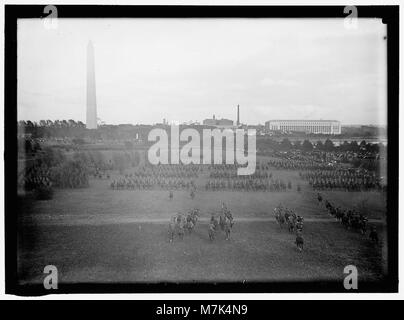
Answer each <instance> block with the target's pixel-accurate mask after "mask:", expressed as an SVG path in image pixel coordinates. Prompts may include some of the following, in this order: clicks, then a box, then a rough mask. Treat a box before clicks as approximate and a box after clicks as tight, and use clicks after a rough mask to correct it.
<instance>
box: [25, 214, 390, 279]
mask: <svg viewBox="0 0 404 320" xmlns="http://www.w3.org/2000/svg"><path fill="white" fill-rule="evenodd" d="M304 238H305V249H304V251H303V252H299V251H298V250H297V249H296V247H295V245H294V236H293V235H292V234H290V233H288V231H286V230H285V229H282V230H281V229H280V228H279V226H278V225H277V224H276V223H274V222H240V223H237V222H236V224H235V225H234V227H233V233H232V238H231V239H230V240H229V241H226V240H225V238H224V234H223V233H218V236H217V238H216V239H215V240H214V241H213V242H210V241H209V238H208V234H207V224H206V223H201V224H199V225H197V226H196V229H195V232H194V233H193V234H191V235H186V236H185V238H184V240H179V239H178V238H175V240H174V242H173V243H170V242H169V241H168V237H167V226H166V225H165V224H161V223H125V224H121V223H118V224H104V225H97V226H91V225H80V226H79V225H77V226H63V225H59V226H50V225H48V226H30V227H25V228H24V229H23V233H22V235H21V242H20V246H21V250H20V254H19V262H20V264H19V271H20V273H19V275H20V279H21V283H26V282H27V281H28V282H42V281H43V277H44V275H43V267H44V266H45V265H48V264H52V265H55V266H57V267H58V271H59V281H60V282H61V283H63V282H68V283H71V282H138V281H157V282H160V281H168V282H181V281H187V282H188V281H243V280H246V281H301V280H311V281H317V280H336V281H337V280H341V281H342V279H343V276H344V274H343V269H344V267H345V266H347V265H350V264H353V265H355V266H357V268H358V273H359V281H367V280H378V279H379V278H380V277H381V275H382V268H383V264H382V260H383V259H382V252H384V250H382V249H381V246H375V245H373V244H371V243H370V242H369V241H368V240H367V239H366V238H365V237H363V236H361V235H360V234H358V233H356V232H350V231H346V230H345V229H343V228H342V226H340V225H339V224H335V223H332V222H309V223H306V225H305V230H304Z"/></svg>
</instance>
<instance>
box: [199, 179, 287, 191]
mask: <svg viewBox="0 0 404 320" xmlns="http://www.w3.org/2000/svg"><path fill="white" fill-rule="evenodd" d="M289 184H290V183H289ZM205 189H206V190H212V191H219V190H238V191H271V192H272V191H286V190H287V189H288V185H287V184H286V183H285V182H284V181H283V180H281V179H263V178H261V179H256V178H254V177H252V176H239V177H236V178H228V179H212V180H209V181H208V182H207V183H206V185H205Z"/></svg>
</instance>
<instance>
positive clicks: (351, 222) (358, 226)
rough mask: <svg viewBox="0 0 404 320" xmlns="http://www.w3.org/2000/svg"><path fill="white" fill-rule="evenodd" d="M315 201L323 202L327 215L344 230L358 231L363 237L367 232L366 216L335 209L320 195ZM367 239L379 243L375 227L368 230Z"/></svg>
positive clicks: (353, 211) (352, 211) (338, 208)
mask: <svg viewBox="0 0 404 320" xmlns="http://www.w3.org/2000/svg"><path fill="white" fill-rule="evenodd" d="M317 200H318V202H319V203H322V202H323V203H324V205H325V208H326V209H327V210H328V213H329V214H330V215H332V216H333V217H335V219H336V220H337V221H339V222H340V223H341V224H342V225H343V226H344V227H345V228H346V229H348V230H349V229H353V230H356V231H360V232H361V234H363V235H365V234H366V232H367V230H368V217H367V216H366V215H364V214H362V213H359V212H357V211H356V210H355V209H342V208H341V207H336V206H334V205H333V204H332V203H331V202H329V201H328V200H323V198H322V196H321V194H318V195H317ZM369 239H370V240H371V241H372V242H374V243H378V241H379V238H378V234H377V231H376V227H375V226H372V227H371V228H370V232H369Z"/></svg>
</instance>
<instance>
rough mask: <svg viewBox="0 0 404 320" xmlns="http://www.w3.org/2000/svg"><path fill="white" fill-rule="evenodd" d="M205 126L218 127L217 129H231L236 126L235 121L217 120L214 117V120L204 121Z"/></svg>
mask: <svg viewBox="0 0 404 320" xmlns="http://www.w3.org/2000/svg"><path fill="white" fill-rule="evenodd" d="M203 124H204V125H205V126H211V127H217V128H230V127H233V126H234V122H233V120H229V119H216V118H215V115H213V118H212V119H205V120H203Z"/></svg>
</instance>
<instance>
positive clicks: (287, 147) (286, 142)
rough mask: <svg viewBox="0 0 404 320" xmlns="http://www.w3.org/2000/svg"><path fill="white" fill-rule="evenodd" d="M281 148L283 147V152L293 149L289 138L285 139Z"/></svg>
mask: <svg viewBox="0 0 404 320" xmlns="http://www.w3.org/2000/svg"><path fill="white" fill-rule="evenodd" d="M280 146H281V149H282V150H290V149H292V143H291V142H290V140H289V139H288V138H285V139H283V140H282V142H281V145H280Z"/></svg>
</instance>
